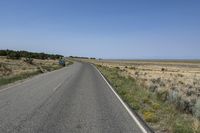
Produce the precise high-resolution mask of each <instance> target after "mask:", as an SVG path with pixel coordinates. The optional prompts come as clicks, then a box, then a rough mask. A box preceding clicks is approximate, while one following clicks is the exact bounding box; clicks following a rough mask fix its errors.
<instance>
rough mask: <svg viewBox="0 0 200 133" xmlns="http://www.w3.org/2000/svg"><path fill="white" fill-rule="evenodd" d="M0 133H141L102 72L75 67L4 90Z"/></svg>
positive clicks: (0, 94) (80, 65)
mask: <svg viewBox="0 0 200 133" xmlns="http://www.w3.org/2000/svg"><path fill="white" fill-rule="evenodd" d="M0 133H142V131H141V129H140V128H139V126H137V124H136V123H135V121H134V120H133V119H132V117H130V115H129V113H128V112H127V110H126V109H125V108H124V106H123V105H122V104H121V103H120V102H119V99H118V98H117V97H116V96H115V95H114V93H113V92H112V91H111V89H110V88H109V86H108V85H107V84H106V82H105V81H104V79H103V78H102V76H101V75H100V74H99V73H98V71H97V70H96V69H95V68H94V67H93V66H92V65H90V64H87V63H75V64H73V65H71V66H69V67H67V68H63V69H60V70H56V71H54V72H50V73H46V74H42V75H38V76H35V77H33V78H31V79H28V80H26V81H24V82H22V83H19V84H17V85H14V86H10V87H7V88H4V89H3V90H0Z"/></svg>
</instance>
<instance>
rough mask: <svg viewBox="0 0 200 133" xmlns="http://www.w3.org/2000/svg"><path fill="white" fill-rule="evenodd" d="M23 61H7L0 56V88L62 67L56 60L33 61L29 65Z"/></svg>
mask: <svg viewBox="0 0 200 133" xmlns="http://www.w3.org/2000/svg"><path fill="white" fill-rule="evenodd" d="M24 60H25V59H24V58H21V59H7V58H6V57H4V56H0V86H1V85H4V84H8V83H12V82H14V81H17V80H21V79H24V78H27V77H30V76H33V75H36V74H39V73H44V72H48V71H53V70H56V69H59V68H61V67H62V66H60V65H59V63H58V60H47V59H46V60H41V59H33V62H32V63H31V64H30V63H28V62H26V61H24ZM69 63H70V62H69Z"/></svg>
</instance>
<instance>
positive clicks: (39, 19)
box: [0, 0, 200, 59]
mask: <svg viewBox="0 0 200 133" xmlns="http://www.w3.org/2000/svg"><path fill="white" fill-rule="evenodd" d="M0 49H14V50H29V51H38V52H48V53H59V54H63V55H66V56H68V55H77V56H90V57H101V58H128V59H131V58H133V59H134V58H170V59H171V58H187V59H188V58H195V59H200V1H199V0H1V1H0Z"/></svg>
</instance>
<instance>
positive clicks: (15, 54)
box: [0, 49, 63, 60]
mask: <svg viewBox="0 0 200 133" xmlns="http://www.w3.org/2000/svg"><path fill="white" fill-rule="evenodd" d="M0 56H7V58H9V59H20V58H22V57H24V58H34V59H43V60H44V59H60V58H62V57H63V56H62V55H59V54H46V53H37V52H28V51H15V50H8V49H7V50H0Z"/></svg>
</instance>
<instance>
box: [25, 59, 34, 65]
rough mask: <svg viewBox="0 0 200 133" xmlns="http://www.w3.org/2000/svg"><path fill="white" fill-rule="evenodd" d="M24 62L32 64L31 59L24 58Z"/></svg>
mask: <svg viewBox="0 0 200 133" xmlns="http://www.w3.org/2000/svg"><path fill="white" fill-rule="evenodd" d="M24 62H26V63H29V64H33V59H32V58H25V60H24Z"/></svg>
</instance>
